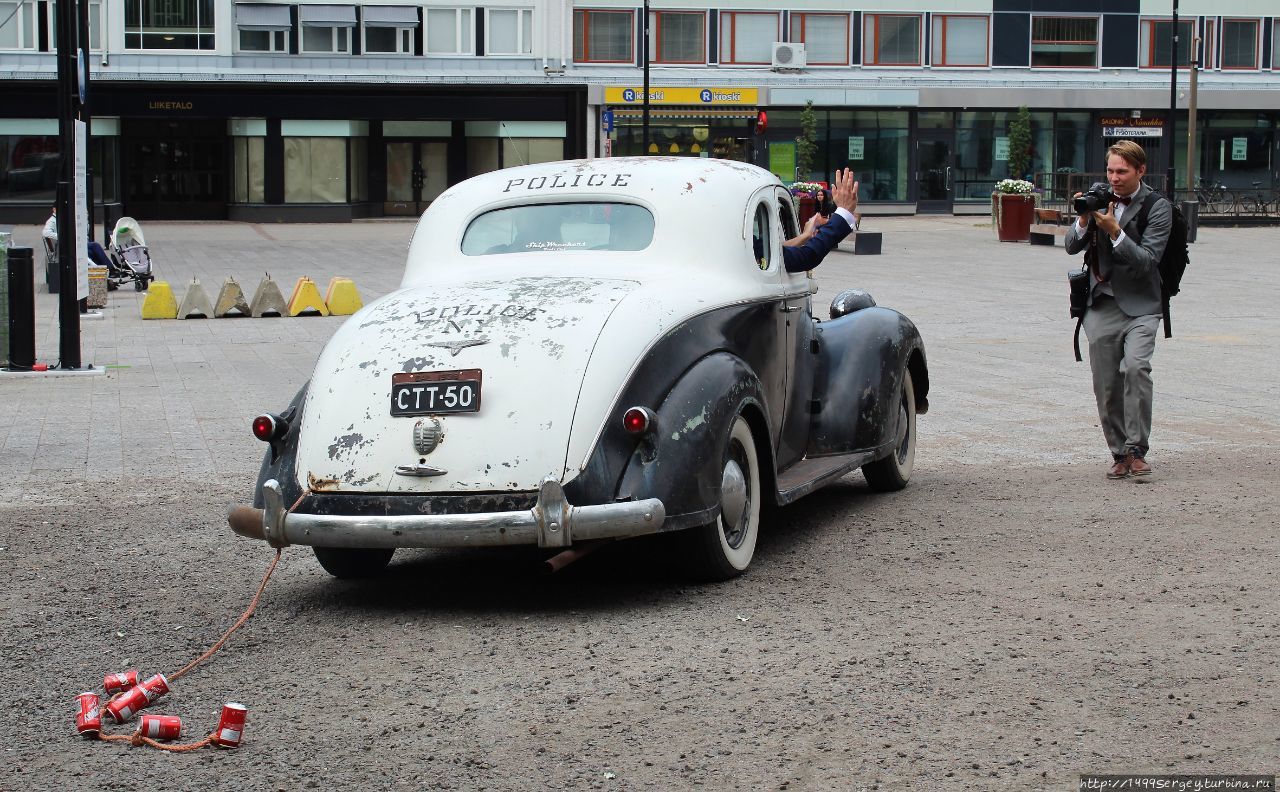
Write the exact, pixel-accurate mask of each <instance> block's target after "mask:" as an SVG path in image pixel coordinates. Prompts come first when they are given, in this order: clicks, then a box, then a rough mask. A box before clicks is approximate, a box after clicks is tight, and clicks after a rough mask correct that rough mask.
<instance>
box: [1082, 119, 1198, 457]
mask: <svg viewBox="0 0 1280 792" xmlns="http://www.w3.org/2000/svg"><path fill="white" fill-rule="evenodd" d="M1146 172H1147V154H1146V152H1145V151H1143V149H1142V147H1141V146H1139V145H1138V144H1137V143H1134V142H1133V141H1131V140H1121V141H1119V142H1118V143H1116V144H1115V145H1114V146H1111V147H1110V148H1108V149H1107V184H1101V183H1099V184H1095V185H1093V186H1092V187H1090V188H1089V190H1088V192H1085V193H1076V196H1075V198H1076V200H1075V207H1076V212H1077V213H1078V214H1079V215H1080V219H1079V221H1078V222H1076V223H1072V224H1071V227H1070V228H1069V229H1068V230H1067V238H1066V247H1067V253H1068V254H1070V255H1075V254H1076V253H1079V252H1080V251H1082V250H1083V251H1085V264H1086V265H1087V266H1088V268H1089V301H1088V309H1087V311H1086V313H1085V315H1084V321H1083V324H1084V332H1085V335H1086V336H1088V338H1089V367H1090V368H1091V369H1092V370H1093V395H1094V396H1095V397H1096V398H1097V400H1098V420H1099V421H1100V422H1101V424H1102V434H1103V435H1104V436H1105V437H1106V439H1107V445H1108V446H1110V448H1111V456H1112V460H1113V462H1112V465H1111V467H1110V468H1109V469H1108V470H1107V478H1109V479H1124V478H1128V477H1130V476H1149V475H1151V465H1150V464H1148V462H1147V460H1146V456H1147V449H1148V438H1149V436H1150V434H1151V401H1152V387H1151V355H1152V354H1153V353H1154V352H1155V348H1156V330H1157V328H1158V327H1159V325H1160V317H1161V314H1162V311H1163V303H1162V300H1161V295H1160V272H1159V269H1158V265H1159V263H1160V258H1161V256H1163V255H1164V249H1165V245H1166V244H1167V243H1168V241H1169V232H1170V229H1171V228H1172V227H1173V207H1172V205H1170V203H1169V201H1168V200H1166V199H1165V198H1163V197H1161V198H1158V199H1157V200H1156V201H1155V202H1154V203H1153V204H1152V206H1151V208H1150V210H1149V213H1148V216H1147V219H1146V223H1145V228H1139V226H1141V225H1142V223H1139V222H1135V220H1137V218H1138V216H1139V215H1140V214H1141V209H1142V206H1143V201H1144V200H1145V199H1146V197H1147V194H1148V193H1149V192H1151V188H1149V187H1147V186H1146V185H1145V184H1143V183H1142V177H1143V175H1144V174H1146Z"/></svg>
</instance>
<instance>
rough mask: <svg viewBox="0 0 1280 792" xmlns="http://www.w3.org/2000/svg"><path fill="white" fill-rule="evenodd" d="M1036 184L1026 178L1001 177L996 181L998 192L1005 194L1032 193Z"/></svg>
mask: <svg viewBox="0 0 1280 792" xmlns="http://www.w3.org/2000/svg"><path fill="white" fill-rule="evenodd" d="M1035 189H1036V186H1035V185H1034V184H1032V183H1031V182H1029V181H1026V180H1025V179H1001V180H1000V181H998V182H996V192H998V193H1003V194H1005V195H1030V194H1031V193H1033V192H1035Z"/></svg>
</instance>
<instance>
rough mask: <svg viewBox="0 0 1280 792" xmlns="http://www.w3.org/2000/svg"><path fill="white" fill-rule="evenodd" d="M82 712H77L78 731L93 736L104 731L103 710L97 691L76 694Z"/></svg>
mask: <svg viewBox="0 0 1280 792" xmlns="http://www.w3.org/2000/svg"><path fill="white" fill-rule="evenodd" d="M76 702H77V703H78V704H79V705H80V712H79V713H77V714H76V733H77V734H83V735H85V736H87V737H93V736H95V735H97V734H98V732H100V731H102V710H101V709H99V707H98V704H99V703H100V702H99V700H98V694H97V693H91V692H89V691H87V690H86V691H85V692H84V693H81V694H80V695H79V696H76Z"/></svg>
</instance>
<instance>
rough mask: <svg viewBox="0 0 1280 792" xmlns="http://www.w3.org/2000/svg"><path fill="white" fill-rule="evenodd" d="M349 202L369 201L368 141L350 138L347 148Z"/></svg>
mask: <svg viewBox="0 0 1280 792" xmlns="http://www.w3.org/2000/svg"><path fill="white" fill-rule="evenodd" d="M348 152H349V160H350V162H349V166H348V167H349V170H350V176H349V177H348V179H347V183H348V184H349V185H351V202H352V203H355V202H357V201H367V200H369V139H368V138H351V141H350V145H349V146H348Z"/></svg>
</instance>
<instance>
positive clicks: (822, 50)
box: [791, 11, 849, 66]
mask: <svg viewBox="0 0 1280 792" xmlns="http://www.w3.org/2000/svg"><path fill="white" fill-rule="evenodd" d="M791 40H792V41H794V42H797V43H800V44H803V45H804V57H805V62H807V63H808V64H809V65H810V66H848V65H849V15H848V14H811V13H806V12H802V11H796V12H793V13H792V14H791Z"/></svg>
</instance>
